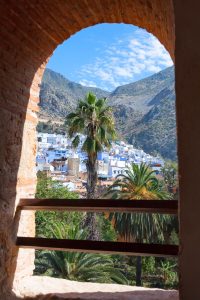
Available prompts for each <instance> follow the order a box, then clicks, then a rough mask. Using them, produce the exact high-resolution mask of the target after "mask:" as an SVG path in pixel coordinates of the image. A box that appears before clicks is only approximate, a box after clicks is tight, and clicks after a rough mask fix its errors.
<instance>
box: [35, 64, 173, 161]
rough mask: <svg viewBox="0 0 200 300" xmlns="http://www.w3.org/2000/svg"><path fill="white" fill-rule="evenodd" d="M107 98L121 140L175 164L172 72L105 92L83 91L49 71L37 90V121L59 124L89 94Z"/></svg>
mask: <svg viewBox="0 0 200 300" xmlns="http://www.w3.org/2000/svg"><path fill="white" fill-rule="evenodd" d="M89 91H91V92H93V93H95V94H96V96H97V97H98V98H102V97H106V98H108V103H109V104H110V105H111V106H112V107H113V112H114V116H115V119H116V128H117V130H118V132H119V136H120V137H121V138H125V139H126V140H127V141H128V142H130V143H132V144H133V145H135V146H137V147H139V148H142V149H143V150H144V151H146V152H148V153H155V152H157V153H159V154H160V155H162V156H163V157H164V158H166V159H172V160H176V118H175V89H174V68H173V67H169V68H167V69H165V70H163V71H160V72H159V73H156V74H154V75H151V76H149V77H146V78H144V79H141V80H139V81H136V82H133V83H129V84H126V85H123V86H119V87H117V88H116V89H115V90H114V91H112V92H108V91H104V90H102V89H99V88H94V87H86V86H82V85H81V84H78V83H75V82H72V81H70V80H68V79H66V78H65V77H64V76H63V75H61V74H59V73H56V72H54V71H52V70H50V69H46V70H45V72H44V76H43V80H42V84H41V90H40V104H39V105H40V108H41V110H40V112H39V119H41V120H42V119H46V120H52V119H54V120H57V121H60V122H61V121H62V120H63V118H65V116H66V115H67V114H68V113H69V112H70V111H72V110H73V109H74V108H75V107H76V104H77V102H78V100H79V99H82V98H84V97H85V95H86V94H87V93H88V92H89Z"/></svg>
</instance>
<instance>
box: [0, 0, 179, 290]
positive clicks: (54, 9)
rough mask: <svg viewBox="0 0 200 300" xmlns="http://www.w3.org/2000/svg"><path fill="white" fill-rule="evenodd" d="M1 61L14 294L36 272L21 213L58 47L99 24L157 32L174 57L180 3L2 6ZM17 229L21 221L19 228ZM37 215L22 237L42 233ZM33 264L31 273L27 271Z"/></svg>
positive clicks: (5, 256)
mask: <svg viewBox="0 0 200 300" xmlns="http://www.w3.org/2000/svg"><path fill="white" fill-rule="evenodd" d="M0 10H1V14H2V15H1V19H0V23H1V27H0V38H1V52H0V57H1V62H0V64H1V65H0V72H1V81H0V91H1V96H2V97H1V104H0V107H1V112H0V114H1V118H0V137H1V145H2V147H1V150H0V178H1V185H0V200H1V210H0V218H1V225H0V242H1V252H0V291H2V292H4V291H7V290H8V289H10V287H11V285H12V281H13V274H14V272H15V268H16V264H15V262H16V257H17V255H18V261H17V272H16V273H17V275H18V276H19V278H20V276H25V275H28V274H31V272H32V270H33V252H32V253H31V252H30V250H29V251H28V252H26V251H25V250H23V251H22V250H20V253H18V254H17V249H15V246H14V240H15V235H16V231H17V228H15V230H14V229H13V226H14V221H13V216H14V214H15V208H16V206H17V203H18V199H19V198H21V197H32V196H33V195H34V191H35V185H36V174H35V167H34V165H35V155H36V145H35V141H36V124H37V115H36V112H37V110H38V107H37V104H38V101H39V88H40V87H39V85H40V82H41V78H42V75H43V71H44V68H45V65H46V63H47V60H48V58H49V57H50V56H51V55H52V53H53V51H54V49H55V48H56V47H57V46H58V45H59V44H61V43H62V42H63V41H64V40H66V39H67V38H69V37H70V36H71V35H72V34H74V33H76V32H77V31H79V30H81V29H83V28H86V27H88V26H92V25H95V24H99V23H122V22H123V23H127V24H134V25H137V26H140V27H142V28H145V29H146V30H148V31H149V32H151V33H153V34H154V35H155V36H156V37H157V38H158V39H159V40H160V42H161V43H163V44H164V46H165V47H166V49H167V50H168V51H169V53H170V54H171V56H172V58H174V40H175V37H174V14H173V4H172V0H165V1H163V0H149V1H148V0H77V1H64V0H57V1H54V0H42V1H40V0H29V1H26V0H21V1H20V2H19V1H15V0H2V1H1V3H0ZM16 223H17V222H16ZM33 224H34V215H32V213H30V214H27V213H26V214H25V215H23V216H22V217H21V222H20V227H21V228H20V229H19V230H20V232H22V233H24V232H25V233H26V231H27V232H29V234H32V235H34V226H33ZM27 262H28V267H27Z"/></svg>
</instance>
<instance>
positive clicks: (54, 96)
mask: <svg viewBox="0 0 200 300" xmlns="http://www.w3.org/2000/svg"><path fill="white" fill-rule="evenodd" d="M89 91H91V92H93V93H94V94H95V95H97V97H99V98H101V97H108V95H109V92H106V91H103V90H101V89H98V88H94V87H85V86H82V85H81V84H78V83H75V82H72V81H69V80H68V79H66V78H65V77H64V76H62V75H60V74H59V73H56V72H54V71H52V70H50V69H46V70H45V72H44V75H43V78H42V84H41V89H40V104H39V105H40V113H39V118H40V119H47V120H48V119H50V118H57V119H60V120H62V119H63V118H64V117H66V115H67V114H68V113H69V112H70V111H72V110H73V109H74V108H75V107H76V104H77V101H78V99H82V98H84V97H85V95H86V94H87V93H88V92H89Z"/></svg>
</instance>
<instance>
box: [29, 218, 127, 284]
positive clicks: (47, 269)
mask: <svg viewBox="0 0 200 300" xmlns="http://www.w3.org/2000/svg"><path fill="white" fill-rule="evenodd" d="M50 232H51V237H53V238H59V239H60V238H61V239H65V238H68V239H79V240H82V239H85V237H86V232H85V231H84V230H80V229H79V227H78V226H74V227H73V228H71V227H70V228H69V226H68V225H66V224H63V223H52V224H51V226H50ZM35 263H36V270H35V274H37V275H41V274H42V275H49V276H52V277H58V278H64V279H69V280H77V281H89V282H100V283H103V282H104V283H120V284H127V283H128V282H127V280H126V278H125V276H124V275H123V273H122V272H121V270H120V269H119V268H116V267H115V266H114V262H113V260H112V258H111V257H110V256H108V255H100V254H93V253H78V252H63V251H40V252H37V255H36V262H35Z"/></svg>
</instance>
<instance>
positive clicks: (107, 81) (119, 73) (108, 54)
mask: <svg viewBox="0 0 200 300" xmlns="http://www.w3.org/2000/svg"><path fill="white" fill-rule="evenodd" d="M172 64H173V63H172V60H171V58H170V55H169V54H168V52H167V51H166V50H165V48H164V47H163V45H162V44H161V43H160V42H159V41H158V40H157V39H156V38H155V37H154V36H153V35H152V34H150V33H148V32H147V31H146V30H144V29H141V28H138V27H136V26H133V25H125V24H99V25H95V26H92V27H88V28H86V29H83V30H81V31H79V32H77V33H76V34H75V35H73V36H72V37H70V38H69V39H68V40H66V41H65V42H64V43H63V44H62V45H60V46H59V47H57V49H56V50H55V51H54V53H53V55H52V57H51V58H50V60H49V63H48V65H47V67H48V68H50V69H52V70H54V71H56V72H58V73H61V74H62V75H64V76H65V77H66V78H68V79H69V80H71V81H75V82H78V83H81V84H82V85H87V86H95V87H99V88H102V89H105V90H109V91H112V90H114V89H115V88H116V87H117V86H119V85H123V84H127V83H130V82H134V81H137V80H140V79H142V78H144V77H147V76H150V75H152V74H154V73H157V72H159V71H161V70H163V69H165V68H167V67H169V66H172Z"/></svg>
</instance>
